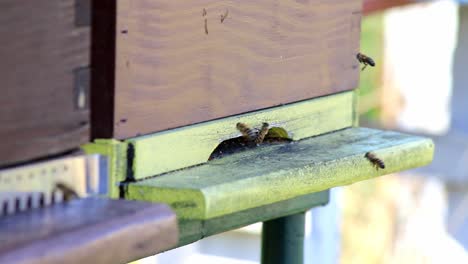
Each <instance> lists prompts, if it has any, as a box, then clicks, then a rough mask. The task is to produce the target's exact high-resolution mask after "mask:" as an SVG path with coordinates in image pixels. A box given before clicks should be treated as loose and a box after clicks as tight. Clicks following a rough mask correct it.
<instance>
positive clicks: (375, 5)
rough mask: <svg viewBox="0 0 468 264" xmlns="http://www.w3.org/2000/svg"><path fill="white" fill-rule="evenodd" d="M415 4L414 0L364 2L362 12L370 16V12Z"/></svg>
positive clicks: (374, 0)
mask: <svg viewBox="0 0 468 264" xmlns="http://www.w3.org/2000/svg"><path fill="white" fill-rule="evenodd" d="M415 2H416V1H415V0H364V7H363V12H364V14H370V13H372V12H379V11H384V10H385V9H388V8H392V7H398V6H403V5H407V4H412V3H415Z"/></svg>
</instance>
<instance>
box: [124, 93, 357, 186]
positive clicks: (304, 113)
mask: <svg viewBox="0 0 468 264" xmlns="http://www.w3.org/2000/svg"><path fill="white" fill-rule="evenodd" d="M354 97H355V92H353V91H351V92H343V93H339V94H334V95H329V96H324V97H320V98H315V99H312V100H307V101H303V102H299V103H293V104H289V105H284V106H280V107H275V108H270V109H266V110H262V111H256V112H253V113H248V114H243V115H238V116H235V117H228V118H223V119H220V120H215V121H211V122H206V123H202V124H197V125H193V126H188V127H183V128H179V129H173V130H168V131H164V132H160V133H155V134H151V135H148V136H141V137H136V138H132V139H129V140H127V141H126V142H128V143H129V144H130V145H131V147H132V148H133V149H132V151H133V157H131V159H132V174H133V175H132V177H133V178H134V179H143V178H146V177H149V176H154V175H157V174H161V173H165V172H168V171H173V170H177V169H180V168H185V167H188V166H193V165H197V164H201V163H204V162H206V161H207V160H208V158H209V156H210V154H211V153H212V151H213V150H214V149H215V148H216V147H217V146H218V144H220V143H221V142H222V141H223V140H227V139H230V138H234V137H238V136H240V133H239V131H238V130H237V129H236V123H237V122H244V123H247V124H249V125H250V126H252V127H255V126H256V127H259V126H260V125H261V124H262V122H268V123H269V124H270V126H272V127H282V128H284V129H286V131H288V133H289V136H290V137H291V138H292V139H294V140H300V139H303V138H306V137H311V136H316V135H319V134H323V133H327V132H330V131H335V130H339V129H343V128H346V127H351V126H352V125H353V124H354V120H355V119H356V117H355V115H354V101H355V98H354Z"/></svg>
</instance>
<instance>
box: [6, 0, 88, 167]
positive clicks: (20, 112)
mask: <svg viewBox="0 0 468 264" xmlns="http://www.w3.org/2000/svg"><path fill="white" fill-rule="evenodd" d="M74 16H75V1H74V0H42V1H28V0H1V1H0V35H1V36H2V44H1V45H0V57H1V58H2V63H0V76H1V80H2V84H1V87H2V88H1V92H2V93H1V96H0V124H1V125H0V144H1V146H2V147H1V148H0V166H3V165H8V164H12V163H16V162H23V161H26V160H30V159H36V158H39V157H43V156H46V155H51V154H57V153H61V152H64V151H67V150H70V149H73V148H76V147H78V146H79V145H80V144H82V143H84V142H86V141H88V138H89V122H88V121H89V118H88V115H89V111H88V108H87V107H86V106H87V105H89V103H88V102H87V100H86V98H87V95H86V94H84V97H83V99H85V100H84V101H82V102H84V103H85V104H84V106H85V107H84V108H83V109H80V108H77V101H76V100H77V97H76V95H75V90H74V86H75V80H74V71H75V70H76V69H78V68H80V67H86V66H88V65H89V46H90V43H89V42H90V38H89V35H90V29H89V27H76V25H75V20H74Z"/></svg>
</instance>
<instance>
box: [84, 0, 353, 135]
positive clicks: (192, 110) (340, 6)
mask: <svg viewBox="0 0 468 264" xmlns="http://www.w3.org/2000/svg"><path fill="white" fill-rule="evenodd" d="M95 2H98V1H95ZM104 2H108V1H104ZM95 5H98V4H97V3H95ZM99 5H104V4H99ZM109 5H110V6H111V8H107V9H104V8H101V9H100V10H101V11H103V13H102V14H101V15H100V16H99V17H100V19H99V18H97V19H95V20H94V22H93V23H94V27H95V28H97V27H99V26H101V28H107V29H108V30H107V32H106V34H103V35H101V36H102V37H105V38H106V39H107V40H108V41H109V42H111V41H112V39H114V38H115V45H116V46H115V51H114V50H113V48H114V47H108V48H107V49H104V48H103V47H102V46H101V47H99V46H98V45H95V47H96V51H95V52H94V49H93V52H94V54H95V55H96V58H94V57H93V63H95V64H99V65H100V66H99V67H104V66H103V65H105V66H106V67H107V68H106V69H102V68H101V70H100V72H106V73H108V75H107V77H105V76H103V78H107V80H102V82H101V84H103V85H101V86H99V87H98V89H104V90H105V91H106V93H107V94H108V96H107V97H106V98H104V95H103V94H100V95H98V96H100V97H101V100H94V99H93V102H96V103H95V104H93V105H94V108H93V111H99V112H101V113H100V114H99V115H101V119H97V118H93V123H96V122H98V123H99V124H100V127H98V126H96V127H94V128H93V129H94V131H93V137H103V138H109V137H113V138H118V139H123V138H129V137H134V136H137V135H141V134H148V133H152V132H156V131H161V130H166V129H169V128H174V127H180V126H184V125H188V124H193V123H198V122H202V121H207V120H212V119H216V118H220V117H225V116H230V115H234V114H240V113H244V112H248V111H253V110H258V109H263V108H267V107H272V106H277V105H281V104H285V103H290V102H295V101H300V100H304V99H308V98H313V97H318V96H323V95H327V94H332V93H336V92H340V91H344V90H349V89H353V88H355V87H356V86H357V82H358V78H359V67H358V62H357V60H356V54H357V53H358V51H359V34H360V18H361V8H362V1H361V0H335V1H321V0H310V1H299V0H284V1H280V0H260V1H234V2H233V1H227V0H221V1H208V0H193V1H162V0H120V1H118V3H117V6H112V4H111V3H109ZM112 12H115V13H116V17H113V15H112ZM222 16H223V17H225V18H224V20H223V21H221V20H222V19H221V17H222ZM113 19H115V23H116V24H115V28H114V27H113V26H112V25H109V24H108V23H109V21H111V22H112V21H114V20H113ZM205 21H206V23H205ZM106 23H107V24H106ZM104 24H106V25H107V26H106V27H105V26H103V25H104ZM205 25H206V26H205ZM114 33H115V34H116V35H114ZM97 41H100V42H101V41H102V39H100V40H97ZM103 52H108V54H105V53H103ZM114 54H115V58H114ZM113 59H115V61H113ZM114 69H115V72H114V73H111V72H109V71H112V70H114ZM113 74H115V76H113ZM114 77H115V79H114ZM93 84H96V83H93ZM104 84H105V85H104ZM112 85H114V87H113V88H109V86H112ZM110 98H111V99H112V98H113V101H112V102H108V101H106V100H110ZM100 101H105V103H104V104H100V103H99V102H100ZM96 115H98V114H96Z"/></svg>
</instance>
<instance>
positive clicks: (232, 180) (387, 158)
mask: <svg viewBox="0 0 468 264" xmlns="http://www.w3.org/2000/svg"><path fill="white" fill-rule="evenodd" d="M433 149H434V145H433V143H432V141H431V140H430V139H427V138H422V137H417V136H411V135H405V134H400V133H396V132H390V131H379V130H373V129H367V128H348V129H344V130H341V131H338V132H333V133H329V134H326V135H322V136H318V137H313V138H308V139H304V140H301V141H299V142H294V143H291V144H286V145H275V146H263V147H259V148H256V149H254V150H250V151H245V152H243V153H238V154H234V155H231V156H227V157H224V158H222V159H218V160H213V161H209V162H208V163H206V164H204V165H201V166H198V167H193V168H190V169H185V170H181V171H176V172H172V173H167V174H163V175H160V176H157V177H153V178H149V179H145V180H142V181H139V182H136V183H134V184H130V185H129V186H128V190H127V194H126V197H127V198H128V199H135V200H143V201H154V202H164V203H167V204H170V205H171V207H172V208H173V209H174V210H175V211H176V212H177V214H178V216H179V217H180V218H187V219H211V218H215V217H220V216H223V215H227V214H232V213H235V212H239V211H243V210H246V209H249V208H254V207H259V206H262V205H268V204H272V203H275V202H279V201H283V200H287V199H291V198H294V197H299V196H301V195H306V194H310V193H313V192H318V191H322V190H326V189H329V188H333V187H336V186H341V185H347V184H351V183H354V182H357V181H362V180H366V179H370V178H373V177H377V176H380V175H384V174H389V173H394V172H398V171H402V170H406V169H410V168H414V167H419V166H423V165H427V164H428V163H429V162H430V161H431V160H432V156H433ZM368 151H373V152H374V153H376V155H377V156H378V157H380V158H381V159H382V160H384V162H385V165H386V167H385V169H380V170H376V169H375V168H374V167H373V166H372V164H370V162H369V161H368V160H367V159H366V158H365V157H364V154H365V153H366V152H368Z"/></svg>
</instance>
